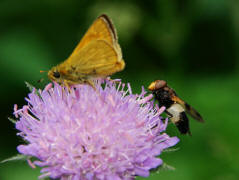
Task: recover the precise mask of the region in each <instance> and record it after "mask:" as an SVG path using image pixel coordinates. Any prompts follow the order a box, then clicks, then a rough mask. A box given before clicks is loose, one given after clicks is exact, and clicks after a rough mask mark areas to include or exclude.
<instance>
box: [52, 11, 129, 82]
mask: <svg viewBox="0 0 239 180" xmlns="http://www.w3.org/2000/svg"><path fill="white" fill-rule="evenodd" d="M124 67H125V62H124V60H123V59H122V52H121V49H120V46H119V44H118V39H117V34H116V31H115V29H114V27H113V24H112V22H111V21H110V19H109V18H108V16H106V15H101V16H99V17H98V18H97V19H96V20H95V21H94V23H93V24H92V25H91V26H90V28H89V29H88V31H87V32H86V34H85V35H84V37H83V38H82V40H81V41H80V43H79V44H78V45H77V47H76V48H75V50H74V51H73V52H72V54H71V55H70V57H69V58H67V59H66V60H65V61H64V62H62V63H61V64H59V65H57V66H54V67H52V69H51V70H50V71H49V72H48V77H49V79H51V80H52V81H56V82H58V83H61V84H65V85H67V86H71V85H74V84H82V83H85V84H89V85H91V86H94V83H93V80H94V79H95V78H105V77H107V76H110V75H112V74H114V73H116V72H119V71H122V70H123V69H124Z"/></svg>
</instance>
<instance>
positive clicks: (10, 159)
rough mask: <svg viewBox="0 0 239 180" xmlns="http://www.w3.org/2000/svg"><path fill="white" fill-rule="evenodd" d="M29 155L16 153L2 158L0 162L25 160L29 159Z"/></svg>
mask: <svg viewBox="0 0 239 180" xmlns="http://www.w3.org/2000/svg"><path fill="white" fill-rule="evenodd" d="M29 157H30V156H26V155H23V154H17V155H15V156H13V157H10V158H7V159H4V160H2V161H1V162H0V163H6V162H9V161H22V160H27V159H29Z"/></svg>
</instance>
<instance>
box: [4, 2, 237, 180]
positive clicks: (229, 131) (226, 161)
mask: <svg viewBox="0 0 239 180" xmlns="http://www.w3.org/2000/svg"><path fill="white" fill-rule="evenodd" d="M102 13H106V14H108V15H109V16H110V17H111V18H112V20H113V22H114V24H115V26H116V28H117V30H118V35H119V43H120V45H121V47H122V51H123V56H124V59H125V62H126V68H125V70H124V71H123V72H120V73H117V74H115V75H114V78H121V79H122V80H123V81H124V82H130V83H131V86H132V88H133V91H134V92H135V93H139V92H140V90H141V86H145V87H147V86H148V85H149V83H150V82H151V81H153V80H156V79H164V80H167V81H168V83H169V85H171V87H173V88H174V89H175V90H176V91H177V93H178V94H179V96H180V97H182V98H183V99H184V100H186V101H187V102H188V103H189V104H191V105H192V106H193V107H195V108H196V109H197V110H198V111H199V112H200V113H201V114H202V116H203V117H204V119H205V121H206V122H205V123H204V124H200V123H198V122H196V121H194V120H192V119H191V121H190V123H191V124H190V126H191V131H192V137H190V136H182V135H180V134H179V133H178V132H177V130H176V128H175V127H174V126H172V125H170V126H169V128H168V133H169V134H170V135H172V136H174V135H177V136H178V137H179V138H180V139H181V141H180V143H179V144H178V145H177V147H179V148H180V149H179V150H178V151H176V152H172V153H164V154H162V158H163V159H164V160H165V162H166V163H167V164H170V165H172V166H174V167H175V168H176V170H175V171H167V170H161V171H160V172H159V173H157V174H152V175H151V176H150V178H149V179H167V180H173V179H177V180H181V179H183V180H192V179H194V180H201V179H210V180H225V179H226V180H234V179H237V180H238V179H239V121H238V115H239V109H238V104H237V101H238V93H239V49H238V48H239V1H236V0H194V1H192V0H167V1H166V0H157V1H139V0H131V1H126V0H121V1H104V0H101V1H95V0H91V1H89V0H83V1H75V0H68V1H66V0H41V1H31V0H21V1H18V0H1V1H0V68H1V70H0V77H1V88H0V95H1V98H0V103H1V111H0V116H1V131H0V133H1V134H0V138H1V139H0V140H1V148H0V160H2V159H5V158H7V157H10V156H13V155H15V154H16V153H17V151H16V146H17V145H18V144H20V143H21V140H20V138H19V137H17V136H16V133H17V131H16V130H15V128H14V125H13V124H12V123H10V122H9V121H8V119H7V117H9V116H12V112H13V105H14V104H18V105H19V106H22V105H24V104H25V103H26V102H25V101H24V97H26V96H27V93H28V89H27V88H26V86H25V84H24V81H28V82H30V83H32V84H34V85H35V86H36V87H38V88H42V87H43V86H44V84H46V83H47V82H48V79H47V76H46V74H40V73H39V71H40V70H49V69H50V68H51V67H52V66H53V65H56V64H57V63H59V62H61V61H63V60H64V59H66V58H67V57H68V56H69V55H70V53H71V52H72V50H73V49H74V47H75V46H76V44H77V43H78V42H79V40H80V39H81V37H82V36H83V34H84V32H85V31H86V30H87V28H88V27H89V25H90V24H91V23H92V22H93V20H94V19H95V18H96V17H97V16H99V15H100V14H102ZM41 78H44V79H45V81H44V82H43V83H37V80H39V79H41ZM38 175H39V169H36V170H33V169H31V168H30V167H29V166H28V165H27V164H26V162H17V163H15V162H11V163H6V164H3V165H2V164H1V165H0V179H1V180H19V179H24V180H32V179H37V177H38ZM138 179H141V178H138Z"/></svg>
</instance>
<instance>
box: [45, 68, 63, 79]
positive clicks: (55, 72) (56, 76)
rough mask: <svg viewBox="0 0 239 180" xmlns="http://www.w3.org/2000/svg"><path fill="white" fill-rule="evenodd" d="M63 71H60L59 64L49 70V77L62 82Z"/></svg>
mask: <svg viewBox="0 0 239 180" xmlns="http://www.w3.org/2000/svg"><path fill="white" fill-rule="evenodd" d="M61 76H62V75H61V73H60V72H59V70H58V68H57V66H55V67H53V68H51V70H50V71H48V78H49V79H50V80H52V81H55V82H57V83H61V82H62V77H61Z"/></svg>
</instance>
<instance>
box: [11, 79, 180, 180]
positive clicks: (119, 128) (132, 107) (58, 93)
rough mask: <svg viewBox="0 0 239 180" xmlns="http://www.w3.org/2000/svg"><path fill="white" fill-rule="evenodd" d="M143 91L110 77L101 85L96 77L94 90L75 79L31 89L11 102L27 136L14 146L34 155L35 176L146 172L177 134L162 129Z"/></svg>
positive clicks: (126, 176) (128, 176) (105, 176)
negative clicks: (67, 84)
mask: <svg viewBox="0 0 239 180" xmlns="http://www.w3.org/2000/svg"><path fill="white" fill-rule="evenodd" d="M124 89H127V90H124ZM144 96H145V92H144V90H143V91H142V93H141V94H140V95H135V94H133V93H132V92H131V89H130V86H129V85H128V87H127V88H125V84H121V83H119V84H118V85H117V84H115V83H112V82H106V84H105V85H104V87H102V85H101V83H99V82H98V83H97V84H96V90H94V89H93V88H92V87H90V86H88V85H77V86H76V87H75V88H72V89H71V90H70V91H68V90H66V89H64V88H63V87H61V86H60V85H58V84H54V87H51V84H50V85H48V86H47V87H46V88H45V89H44V90H43V91H40V90H39V91H37V93H36V90H33V91H32V92H31V93H30V94H29V95H28V98H26V101H27V102H28V105H27V106H23V108H22V109H19V110H18V109H17V108H16V106H15V108H14V114H15V116H16V117H18V118H19V120H18V121H17V123H16V128H17V129H18V130H19V131H20V132H19V133H18V135H20V136H21V137H22V138H23V139H24V140H25V141H26V144H24V145H19V146H18V147H17V149H18V151H19V152H20V153H22V154H25V155H28V156H31V157H35V158H37V159H38V160H36V161H34V162H32V163H30V164H32V166H34V165H37V166H41V167H43V168H42V170H41V173H43V174H42V175H41V176H40V177H45V176H49V177H51V178H59V179H61V180H66V179H67V180H78V179H134V177H135V176H144V177H146V176H148V175H149V170H150V169H152V168H156V167H157V166H159V165H161V164H162V160H161V159H160V158H158V157H157V156H158V155H160V153H161V152H162V151H163V150H164V149H166V148H168V147H170V146H174V145H175V144H176V143H177V142H178V138H177V137H169V136H168V135H167V134H166V133H163V131H164V130H165V129H166V126H167V122H166V123H163V122H162V121H161V119H160V117H159V115H160V113H161V112H160V111H158V110H157V109H156V108H154V107H153V105H152V103H150V102H148V101H146V102H144V98H145V97H144Z"/></svg>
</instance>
